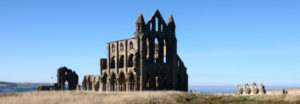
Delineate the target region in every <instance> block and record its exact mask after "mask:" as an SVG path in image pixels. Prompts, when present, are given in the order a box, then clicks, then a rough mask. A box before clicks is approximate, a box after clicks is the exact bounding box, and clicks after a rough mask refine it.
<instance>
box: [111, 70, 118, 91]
mask: <svg viewBox="0 0 300 104" xmlns="http://www.w3.org/2000/svg"><path fill="white" fill-rule="evenodd" d="M116 85H117V81H116V74H115V73H113V74H112V75H111V76H110V90H111V91H115V90H116V87H117V86H116Z"/></svg>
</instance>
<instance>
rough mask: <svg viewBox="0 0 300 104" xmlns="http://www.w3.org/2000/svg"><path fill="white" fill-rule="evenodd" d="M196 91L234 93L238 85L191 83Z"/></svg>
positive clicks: (272, 87)
mask: <svg viewBox="0 0 300 104" xmlns="http://www.w3.org/2000/svg"><path fill="white" fill-rule="evenodd" d="M265 88H266V90H273V89H274V90H275V89H288V88H300V86H266V85H265ZM191 90H192V91H196V92H198V93H207V94H214V93H232V92H236V91H237V90H236V86H209V85H190V86H189V91H191Z"/></svg>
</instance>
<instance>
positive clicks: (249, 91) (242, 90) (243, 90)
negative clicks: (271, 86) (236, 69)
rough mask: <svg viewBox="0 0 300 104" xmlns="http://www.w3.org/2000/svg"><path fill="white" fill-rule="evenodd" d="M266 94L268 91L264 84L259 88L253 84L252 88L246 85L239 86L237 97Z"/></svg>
mask: <svg viewBox="0 0 300 104" xmlns="http://www.w3.org/2000/svg"><path fill="white" fill-rule="evenodd" d="M257 94H266V89H265V86H264V85H263V84H261V85H259V86H257V85H256V83H253V84H252V85H251V86H249V85H248V84H245V85H244V86H241V85H237V95H257Z"/></svg>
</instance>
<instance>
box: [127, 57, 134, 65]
mask: <svg viewBox="0 0 300 104" xmlns="http://www.w3.org/2000/svg"><path fill="white" fill-rule="evenodd" d="M133 58H134V55H133V54H130V55H129V57H128V64H127V65H128V67H133Z"/></svg>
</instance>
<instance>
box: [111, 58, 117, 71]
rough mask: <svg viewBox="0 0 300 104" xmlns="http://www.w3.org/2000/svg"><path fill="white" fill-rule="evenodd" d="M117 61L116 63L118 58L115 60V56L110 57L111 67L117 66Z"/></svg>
mask: <svg viewBox="0 0 300 104" xmlns="http://www.w3.org/2000/svg"><path fill="white" fill-rule="evenodd" d="M115 63H116V60H115V56H113V57H111V59H110V68H112V69H113V68H115Z"/></svg>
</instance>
